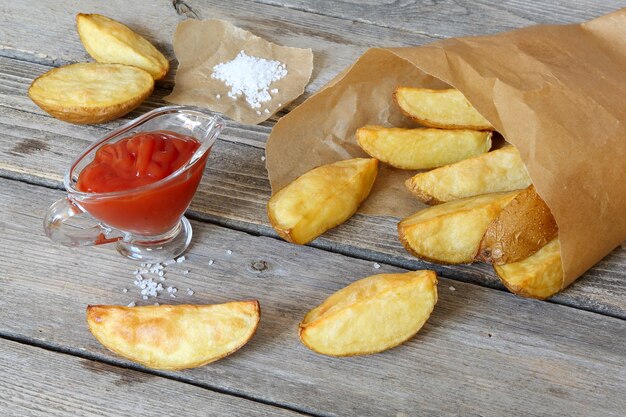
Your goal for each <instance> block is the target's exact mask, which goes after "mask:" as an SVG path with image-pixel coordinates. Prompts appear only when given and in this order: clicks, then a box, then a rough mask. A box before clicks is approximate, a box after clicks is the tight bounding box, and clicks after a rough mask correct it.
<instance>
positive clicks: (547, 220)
mask: <svg viewBox="0 0 626 417" xmlns="http://www.w3.org/2000/svg"><path fill="white" fill-rule="evenodd" d="M558 234H559V228H558V226H557V224H556V220H555V219H554V216H552V213H551V212H550V208H549V207H548V205H547V204H546V203H545V201H543V199H542V198H541V197H539V194H537V191H536V190H535V187H534V186H532V185H531V186H530V187H528V188H526V189H525V190H523V191H521V192H520V193H519V194H518V195H517V196H515V198H514V199H513V200H511V202H510V203H509V204H507V205H506V206H505V207H504V208H503V209H502V211H501V212H500V214H499V215H498V216H497V217H496V218H495V219H494V220H493V221H492V222H491V224H490V225H489V227H487V230H486V231H485V235H484V236H483V238H482V240H481V242H480V247H479V249H478V254H477V255H476V260H477V261H483V262H489V263H493V264H495V265H503V264H510V263H513V262H517V261H521V260H522V259H526V258H528V257H529V256H530V255H532V254H533V253H535V252H537V251H538V250H539V249H541V248H542V247H543V246H545V245H546V244H547V243H548V242H550V241H551V240H552V239H554V238H556V237H557V235H558Z"/></svg>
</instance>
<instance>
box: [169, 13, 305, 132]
mask: <svg viewBox="0 0 626 417" xmlns="http://www.w3.org/2000/svg"><path fill="white" fill-rule="evenodd" d="M173 44H174V53H175V54H176V58H177V59H178V62H179V65H178V70H177V71H176V78H175V81H174V83H175V84H174V91H172V93H171V94H170V95H168V96H167V97H165V100H166V101H168V102H170V103H176V104H187V105H194V106H199V107H205V108H208V109H210V110H213V111H216V112H219V113H223V114H225V115H226V116H228V117H230V118H231V119H233V120H236V121H238V122H241V123H245V124H257V123H261V122H262V121H264V120H266V119H268V118H269V117H270V116H271V115H273V114H274V113H276V112H277V111H278V110H280V109H281V108H282V107H284V106H286V105H287V104H288V103H289V102H291V101H293V100H294V99H296V98H297V97H299V96H300V95H301V94H302V93H303V92H304V88H305V87H306V85H307V84H308V82H309V79H310V78H311V73H312V71H313V52H312V51H311V50H310V49H301V48H292V47H288V46H281V45H276V44H274V43H271V42H268V41H266V40H265V39H263V38H260V37H258V36H256V35H254V34H252V33H250V32H248V31H245V30H243V29H239V28H238V27H236V26H233V25H232V24H231V23H229V22H227V21H225V20H218V19H211V20H195V19H187V20H185V21H183V22H181V23H179V24H178V26H177V27H176V32H175V33H174V41H173ZM240 51H244V52H245V53H246V54H247V55H250V56H256V57H259V58H265V59H270V60H277V61H280V62H282V63H283V64H285V66H286V67H287V75H286V76H285V77H284V78H282V79H280V80H278V81H275V82H273V83H272V84H271V86H270V89H274V88H275V89H277V90H278V92H277V93H275V94H272V99H271V100H270V101H267V102H265V103H263V104H262V107H261V109H253V108H251V107H250V106H249V105H248V103H246V100H245V98H244V97H243V96H240V97H238V98H237V99H232V98H230V97H228V91H229V90H230V88H229V87H227V86H226V84H224V82H222V81H220V80H217V79H214V78H211V74H212V73H213V67H214V66H215V65H217V64H219V63H222V62H228V61H231V60H232V59H234V58H235V57H236V56H237V54H239V52H240ZM218 96H219V98H218ZM265 109H267V110H268V112H265V111H264V110H265ZM257 112H258V113H257ZM259 113H260V114H259Z"/></svg>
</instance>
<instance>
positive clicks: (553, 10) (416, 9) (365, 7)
mask: <svg viewBox="0 0 626 417" xmlns="http://www.w3.org/2000/svg"><path fill="white" fill-rule="evenodd" d="M255 1H258V2H260V3H265V4H272V5H274V4H277V3H279V4H281V5H282V6H284V7H289V8H292V9H296V10H303V11H307V12H312V13H316V14H321V15H324V16H332V17H339V18H342V19H347V20H353V21H357V22H364V23H370V24H374V25H378V26H383V27H387V28H394V29H403V30H407V31H410V32H413V33H419V34H424V35H428V36H431V37H433V38H448V37H455V36H470V35H483V34H487V33H496V32H502V31H507V30H512V29H517V28H520V27H524V26H530V25H534V24H566V23H572V22H581V21H585V20H588V19H592V18H594V17H597V16H600V15H602V14H606V13H610V12H612V11H614V10H617V9H619V8H622V7H624V2H621V1H619V0H604V1H597V0H571V1H567V2H556V1H545V0H531V1H520V0H504V1H488V2H484V1H476V0H474V1H463V2H459V1H454V0H442V1H436V2H423V1H417V0H408V1H406V0H405V1H393V2H380V1H376V0H366V1H358V2H354V1H350V0H339V1H325V0H280V1H275V0H255ZM189 3H190V4H192V6H193V5H194V4H195V3H196V2H189ZM200 4H201V2H200Z"/></svg>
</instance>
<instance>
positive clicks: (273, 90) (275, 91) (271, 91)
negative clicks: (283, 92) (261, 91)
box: [270, 88, 278, 94]
mask: <svg viewBox="0 0 626 417" xmlns="http://www.w3.org/2000/svg"><path fill="white" fill-rule="evenodd" d="M270 93H272V94H276V93H278V88H272V89H271V90H270Z"/></svg>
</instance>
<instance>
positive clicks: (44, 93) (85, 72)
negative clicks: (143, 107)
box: [28, 62, 154, 124]
mask: <svg viewBox="0 0 626 417" xmlns="http://www.w3.org/2000/svg"><path fill="white" fill-rule="evenodd" d="M153 89H154V80H153V79H152V77H151V76H150V74H148V73H147V72H146V71H144V70H142V69H140V68H136V67H130V66H128V65H120V64H98V63H95V62H89V63H79V64H72V65H66V66H63V67H59V68H55V69H53V70H50V71H48V72H46V73H45V74H43V75H41V76H40V77H39V78H37V79H36V80H35V81H33V83H32V84H31V86H30V88H29V89H28V95H29V96H30V98H31V99H32V100H33V101H34V102H35V104H37V105H38V106H39V107H41V108H42V109H43V110H45V111H46V112H48V113H50V115H52V116H53V117H56V118H57V119H61V120H64V121H66V122H71V123H78V124H88V123H103V122H107V121H109V120H113V119H116V118H118V117H121V116H123V115H125V114H126V113H128V112H130V111H131V110H133V109H134V108H136V107H137V106H138V105H139V104H141V102H142V101H144V100H145V99H146V98H147V97H148V96H149V95H150V94H151V93H152V90H153Z"/></svg>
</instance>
